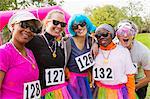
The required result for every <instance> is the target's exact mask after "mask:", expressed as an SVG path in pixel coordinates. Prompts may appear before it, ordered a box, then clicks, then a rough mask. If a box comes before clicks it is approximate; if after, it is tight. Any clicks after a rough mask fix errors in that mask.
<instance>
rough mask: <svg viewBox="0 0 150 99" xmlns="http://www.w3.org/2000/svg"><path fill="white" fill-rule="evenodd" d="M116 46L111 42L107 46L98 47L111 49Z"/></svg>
mask: <svg viewBox="0 0 150 99" xmlns="http://www.w3.org/2000/svg"><path fill="white" fill-rule="evenodd" d="M115 47H116V44H115V43H113V42H111V43H110V44H109V45H108V46H106V47H104V46H100V48H101V49H102V50H111V49H114V48H115Z"/></svg>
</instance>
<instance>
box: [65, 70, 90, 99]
mask: <svg viewBox="0 0 150 99" xmlns="http://www.w3.org/2000/svg"><path fill="white" fill-rule="evenodd" d="M69 75H70V77H69V84H68V86H67V88H68V91H69V92H70V95H71V97H72V99H92V92H91V89H90V85H89V82H88V74H87V73H73V72H70V74H69Z"/></svg>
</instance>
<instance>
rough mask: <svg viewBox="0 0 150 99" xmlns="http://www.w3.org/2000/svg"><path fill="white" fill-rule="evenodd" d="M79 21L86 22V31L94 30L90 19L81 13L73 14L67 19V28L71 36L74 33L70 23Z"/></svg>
mask: <svg viewBox="0 0 150 99" xmlns="http://www.w3.org/2000/svg"><path fill="white" fill-rule="evenodd" d="M80 22H85V23H86V28H87V32H88V33H92V32H95V30H96V27H95V26H94V25H93V24H92V22H91V21H90V19H89V18H88V17H86V16H85V15H83V14H75V15H73V16H72V17H71V18H70V19H69V22H68V30H69V33H70V34H71V35H72V36H76V33H75V32H74V30H73V29H72V25H73V24H74V23H80Z"/></svg>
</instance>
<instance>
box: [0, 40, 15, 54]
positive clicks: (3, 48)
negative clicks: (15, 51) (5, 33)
mask: <svg viewBox="0 0 150 99" xmlns="http://www.w3.org/2000/svg"><path fill="white" fill-rule="evenodd" d="M11 50H12V46H11V43H10V42H7V43H6V44H4V45H1V46H0V54H8V53H9V52H10V51H11Z"/></svg>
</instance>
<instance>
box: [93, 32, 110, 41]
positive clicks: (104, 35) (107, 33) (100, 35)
mask: <svg viewBox="0 0 150 99" xmlns="http://www.w3.org/2000/svg"><path fill="white" fill-rule="evenodd" d="M109 34H111V33H110V32H105V33H101V32H99V33H97V34H95V37H96V38H97V39H100V38H101V37H102V36H103V37H104V38H107V37H108V36H109Z"/></svg>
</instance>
